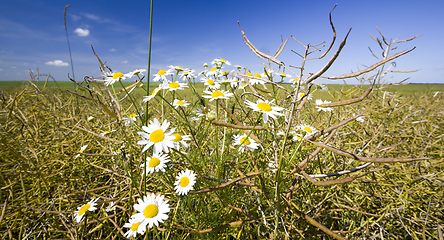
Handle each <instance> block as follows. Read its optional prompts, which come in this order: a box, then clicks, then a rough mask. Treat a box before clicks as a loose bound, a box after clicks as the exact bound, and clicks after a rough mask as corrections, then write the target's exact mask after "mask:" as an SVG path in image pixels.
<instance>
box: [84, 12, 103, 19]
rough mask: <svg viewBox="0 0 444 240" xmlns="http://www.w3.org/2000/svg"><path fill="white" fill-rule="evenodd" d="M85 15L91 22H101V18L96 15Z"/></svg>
mask: <svg viewBox="0 0 444 240" xmlns="http://www.w3.org/2000/svg"><path fill="white" fill-rule="evenodd" d="M84 15H85V17H87V18H89V19H91V20H96V21H100V20H101V18H100V17H99V16H96V15H94V14H89V13H85V14H84Z"/></svg>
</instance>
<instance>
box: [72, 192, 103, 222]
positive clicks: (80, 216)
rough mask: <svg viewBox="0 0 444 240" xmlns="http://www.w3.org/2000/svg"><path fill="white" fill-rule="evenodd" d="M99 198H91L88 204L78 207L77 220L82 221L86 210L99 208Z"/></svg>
mask: <svg viewBox="0 0 444 240" xmlns="http://www.w3.org/2000/svg"><path fill="white" fill-rule="evenodd" d="M97 200H99V198H96V199H91V201H89V202H88V203H87V204H84V205H82V206H81V207H78V208H77V211H76V212H75V213H74V216H75V218H76V222H78V223H79V222H81V221H82V219H83V216H84V215H85V213H86V211H90V212H92V211H95V210H96V209H97V208H96V207H95V206H96V205H97V203H96V202H97Z"/></svg>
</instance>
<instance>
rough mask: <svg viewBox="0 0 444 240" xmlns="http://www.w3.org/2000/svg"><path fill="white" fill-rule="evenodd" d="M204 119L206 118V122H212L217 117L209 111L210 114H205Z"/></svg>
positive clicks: (213, 112)
mask: <svg viewBox="0 0 444 240" xmlns="http://www.w3.org/2000/svg"><path fill="white" fill-rule="evenodd" d="M205 117H206V118H207V120H208V121H213V120H215V119H216V117H217V115H216V112H215V111H213V110H211V111H210V112H208V113H207V115H205Z"/></svg>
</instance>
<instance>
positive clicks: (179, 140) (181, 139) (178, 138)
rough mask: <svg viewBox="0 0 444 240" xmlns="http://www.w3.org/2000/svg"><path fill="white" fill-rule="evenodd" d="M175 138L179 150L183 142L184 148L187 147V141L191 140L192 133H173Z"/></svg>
mask: <svg viewBox="0 0 444 240" xmlns="http://www.w3.org/2000/svg"><path fill="white" fill-rule="evenodd" d="M173 135H174V137H176V138H175V139H173V142H174V145H175V146H176V149H177V151H179V147H180V144H182V146H183V148H187V147H188V145H187V143H186V142H185V141H190V140H191V138H190V137H191V135H180V134H179V133H175V134H173Z"/></svg>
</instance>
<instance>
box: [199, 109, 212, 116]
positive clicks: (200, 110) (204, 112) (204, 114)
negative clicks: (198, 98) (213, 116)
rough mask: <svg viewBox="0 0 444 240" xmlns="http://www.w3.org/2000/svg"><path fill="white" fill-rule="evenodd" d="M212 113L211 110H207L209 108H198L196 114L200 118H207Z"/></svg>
mask: <svg viewBox="0 0 444 240" xmlns="http://www.w3.org/2000/svg"><path fill="white" fill-rule="evenodd" d="M210 111H211V109H209V108H207V107H204V108H202V109H200V108H198V109H197V110H196V114H197V116H199V117H203V116H206V115H207V114H208V113H209V112H210Z"/></svg>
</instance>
